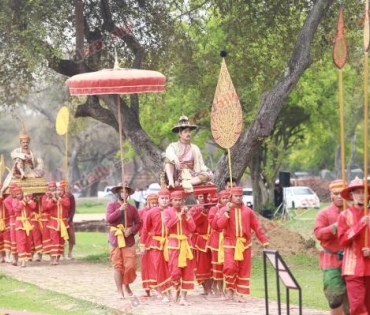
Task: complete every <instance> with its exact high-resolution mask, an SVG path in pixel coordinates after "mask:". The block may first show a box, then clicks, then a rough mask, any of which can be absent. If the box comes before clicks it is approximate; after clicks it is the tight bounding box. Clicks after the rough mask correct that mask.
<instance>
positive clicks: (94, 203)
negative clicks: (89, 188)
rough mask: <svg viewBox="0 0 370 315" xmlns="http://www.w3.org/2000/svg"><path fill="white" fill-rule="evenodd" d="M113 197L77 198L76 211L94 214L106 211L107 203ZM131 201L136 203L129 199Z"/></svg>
mask: <svg viewBox="0 0 370 315" xmlns="http://www.w3.org/2000/svg"><path fill="white" fill-rule="evenodd" d="M111 201H112V199H111V198H109V197H107V198H96V197H91V198H90V197H88V198H76V213H79V214H93V213H105V211H106V209H107V205H108V203H109V202H111ZM128 202H129V203H131V204H135V202H134V201H133V200H132V199H129V200H128Z"/></svg>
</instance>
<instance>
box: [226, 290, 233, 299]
mask: <svg viewBox="0 0 370 315" xmlns="http://www.w3.org/2000/svg"><path fill="white" fill-rule="evenodd" d="M233 297H234V291H233V290H227V291H226V294H225V299H226V300H232V299H233Z"/></svg>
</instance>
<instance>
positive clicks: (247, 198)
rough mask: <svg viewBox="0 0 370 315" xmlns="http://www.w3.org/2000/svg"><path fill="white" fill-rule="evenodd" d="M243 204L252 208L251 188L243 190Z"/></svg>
mask: <svg viewBox="0 0 370 315" xmlns="http://www.w3.org/2000/svg"><path fill="white" fill-rule="evenodd" d="M243 203H244V204H245V205H246V206H248V207H250V208H253V190H252V188H243Z"/></svg>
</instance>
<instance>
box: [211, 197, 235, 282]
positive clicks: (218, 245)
mask: <svg viewBox="0 0 370 315" xmlns="http://www.w3.org/2000/svg"><path fill="white" fill-rule="evenodd" d="M218 196H219V201H221V198H223V197H226V196H227V197H229V196H230V193H229V192H227V191H225V190H223V191H221V192H220V193H219V195H218ZM220 210H221V205H220V204H218V205H216V206H214V207H212V208H211V209H209V212H208V222H209V224H210V227H211V235H210V237H209V240H208V244H207V246H208V248H209V249H210V250H211V263H212V278H213V280H215V281H221V280H223V278H224V275H223V267H224V256H223V254H224V252H223V250H224V249H223V242H224V233H223V232H222V230H220V229H219V228H218V226H217V220H218V218H219V216H220V212H221V211H220Z"/></svg>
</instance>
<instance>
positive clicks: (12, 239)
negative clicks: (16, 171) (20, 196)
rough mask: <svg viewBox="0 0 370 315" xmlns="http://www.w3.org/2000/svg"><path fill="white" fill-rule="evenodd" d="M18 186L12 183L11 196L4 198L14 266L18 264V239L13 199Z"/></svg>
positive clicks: (10, 186)
mask: <svg viewBox="0 0 370 315" xmlns="http://www.w3.org/2000/svg"><path fill="white" fill-rule="evenodd" d="M16 187H18V185H16V184H14V183H11V184H10V185H9V187H8V189H9V196H8V197H6V198H5V199H4V206H5V208H6V210H7V211H8V214H9V235H10V253H11V262H12V265H13V266H16V265H17V264H18V254H17V241H16V233H15V215H14V211H13V206H12V203H13V200H14V199H15V191H14V189H15V188H16Z"/></svg>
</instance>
